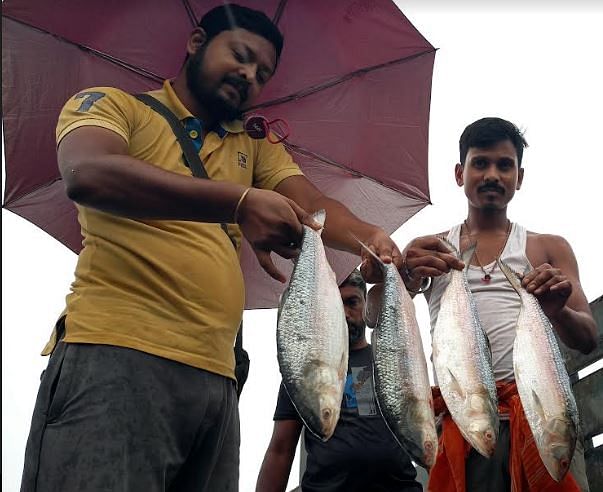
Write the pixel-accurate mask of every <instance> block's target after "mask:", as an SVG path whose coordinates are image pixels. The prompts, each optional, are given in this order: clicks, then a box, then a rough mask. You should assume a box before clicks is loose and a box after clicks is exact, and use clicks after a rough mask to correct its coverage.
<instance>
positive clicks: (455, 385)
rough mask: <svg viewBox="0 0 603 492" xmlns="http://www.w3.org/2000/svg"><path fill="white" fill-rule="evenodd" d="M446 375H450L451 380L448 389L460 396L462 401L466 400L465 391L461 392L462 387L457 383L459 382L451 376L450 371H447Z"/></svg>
mask: <svg viewBox="0 0 603 492" xmlns="http://www.w3.org/2000/svg"><path fill="white" fill-rule="evenodd" d="M448 374H450V380H451V385H450V389H451V390H452V391H454V392H455V393H458V394H459V395H460V396H461V398H462V399H463V400H464V399H465V398H466V396H467V394H466V393H465V390H463V387H462V386H461V384H460V383H459V380H458V379H457V378H456V377H455V375H454V374H452V371H451V370H450V369H448Z"/></svg>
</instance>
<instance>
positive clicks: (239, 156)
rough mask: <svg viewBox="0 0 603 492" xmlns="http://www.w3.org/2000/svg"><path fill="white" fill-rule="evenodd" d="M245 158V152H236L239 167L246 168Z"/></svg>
mask: <svg viewBox="0 0 603 492" xmlns="http://www.w3.org/2000/svg"><path fill="white" fill-rule="evenodd" d="M247 159H248V156H247V154H244V153H243V152H237V163H238V164H239V167H242V168H243V169H247Z"/></svg>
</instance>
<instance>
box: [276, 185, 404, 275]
mask: <svg viewBox="0 0 603 492" xmlns="http://www.w3.org/2000/svg"><path fill="white" fill-rule="evenodd" d="M275 191H278V192H279V193H281V194H283V195H284V196H286V197H288V198H290V199H292V200H294V201H295V202H296V203H297V204H298V205H300V206H301V207H302V208H303V209H304V210H307V211H308V212H314V211H316V210H320V209H325V210H326V212H327V221H326V224H325V230H324V233H323V238H324V240H325V243H326V244H327V245H328V246H330V247H332V248H335V249H339V250H342V251H348V252H350V253H354V254H357V255H359V256H360V255H361V254H362V256H363V258H365V259H367V257H368V256H367V255H364V253H362V251H361V247H360V245H359V244H358V241H357V240H356V239H355V238H358V239H360V240H361V241H362V242H364V243H365V244H367V245H368V246H371V247H372V249H373V250H374V251H375V252H376V253H377V254H378V256H379V257H380V258H381V260H382V261H383V262H385V263H391V262H392V261H393V262H394V263H395V264H396V265H397V266H398V267H399V266H400V265H401V256H400V251H399V249H398V247H397V246H396V244H395V243H394V241H393V240H392V239H391V238H390V237H389V236H388V235H387V233H386V232H385V231H384V230H383V229H381V228H380V227H377V226H375V225H372V224H369V223H367V222H364V221H362V220H360V219H359V218H358V217H356V216H355V215H354V214H353V213H352V212H350V211H349V210H348V209H347V208H346V207H345V206H344V205H343V204H342V203H340V202H338V201H337V200H334V199H332V198H329V197H327V196H325V195H323V194H322V193H321V192H320V191H319V190H318V189H317V188H316V187H315V186H314V185H313V184H312V183H311V182H310V181H309V180H308V179H307V178H306V177H304V176H291V177H289V178H287V179H285V180H283V181H282V182H281V183H280V184H279V185H278V186H277V187H276V189H275ZM362 273H363V276H364V277H365V279H366V280H367V282H371V281H375V280H376V279H378V278H380V273H379V269H378V268H377V266H376V265H375V264H374V263H373V262H372V261H366V262H365V264H364V265H363V271H362Z"/></svg>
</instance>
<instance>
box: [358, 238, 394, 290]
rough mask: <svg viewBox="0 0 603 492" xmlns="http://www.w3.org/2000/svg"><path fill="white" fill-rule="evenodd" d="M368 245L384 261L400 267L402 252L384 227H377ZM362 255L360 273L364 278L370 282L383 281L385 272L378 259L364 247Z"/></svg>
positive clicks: (368, 240)
mask: <svg viewBox="0 0 603 492" xmlns="http://www.w3.org/2000/svg"><path fill="white" fill-rule="evenodd" d="M366 245H367V246H368V247H369V249H370V250H371V251H372V252H373V253H375V255H377V256H378V257H379V258H380V259H381V261H382V262H383V263H385V264H388V263H392V262H393V263H394V264H395V265H396V268H398V269H400V266H401V265H402V254H401V253H400V250H399V249H398V246H396V243H394V241H393V240H392V238H391V237H389V236H388V235H387V233H386V232H385V231H384V230H383V229H380V228H375V232H373V234H372V235H370V236H369V238H368V239H367V241H366ZM361 257H362V265H361V267H360V273H362V277H363V278H364V280H365V281H366V282H368V283H370V284H375V283H378V282H381V281H383V273H382V272H381V267H380V266H379V263H378V262H377V260H376V259H375V258H374V257H373V256H372V255H371V254H370V253H369V252H368V251H366V250H365V249H364V248H362V252H361Z"/></svg>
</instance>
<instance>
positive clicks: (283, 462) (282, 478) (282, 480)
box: [255, 448, 295, 492]
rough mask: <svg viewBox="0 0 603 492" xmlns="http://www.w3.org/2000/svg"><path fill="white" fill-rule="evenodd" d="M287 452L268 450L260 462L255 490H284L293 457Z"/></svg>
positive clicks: (280, 491)
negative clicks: (260, 466)
mask: <svg viewBox="0 0 603 492" xmlns="http://www.w3.org/2000/svg"><path fill="white" fill-rule="evenodd" d="M293 453H294V454H293V455H291V454H289V453H278V452H275V451H270V450H268V451H267V452H266V457H265V458H264V462H263V463H262V468H261V469H260V474H259V476H258V483H257V485H256V488H255V490H256V492H285V490H286V489H287V483H288V482H289V474H290V473H291V465H292V463H293V458H294V457H295V448H294V449H293Z"/></svg>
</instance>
